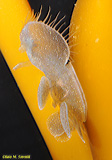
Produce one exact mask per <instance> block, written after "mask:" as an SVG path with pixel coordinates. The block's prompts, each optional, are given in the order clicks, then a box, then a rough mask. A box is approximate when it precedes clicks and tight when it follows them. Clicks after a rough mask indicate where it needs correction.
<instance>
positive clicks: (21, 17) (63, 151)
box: [0, 0, 92, 160]
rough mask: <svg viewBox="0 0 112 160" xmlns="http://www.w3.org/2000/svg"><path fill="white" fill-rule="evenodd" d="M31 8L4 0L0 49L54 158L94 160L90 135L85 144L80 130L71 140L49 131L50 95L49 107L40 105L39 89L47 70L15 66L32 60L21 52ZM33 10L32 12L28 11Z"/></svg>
mask: <svg viewBox="0 0 112 160" xmlns="http://www.w3.org/2000/svg"><path fill="white" fill-rule="evenodd" d="M30 11H31V8H30V6H29V4H28V2H27V1H26V0H0V49H1V51H2V53H3V56H4V58H5V60H6V62H7V63H8V66H9V68H10V70H11V72H12V74H13V76H14V78H15V80H16V82H17V84H18V86H19V88H20V90H21V92H22V94H23V96H24V98H25V100H26V102H27V104H28V106H29V108H30V110H31V113H32V115H33V117H34V119H35V121H36V123H37V125H38V127H39V129H40V131H41V133H42V135H43V137H44V139H45V142H46V144H47V146H48V148H49V150H50V153H51V155H52V157H53V159H54V160H82V159H83V160H91V159H92V156H91V151H90V147H89V142H88V139H87V136H86V135H85V136H84V139H85V141H86V143H85V144H84V143H83V142H82V141H81V139H80V137H79V135H78V134H77V132H76V131H74V132H73V134H72V137H71V139H70V140H69V141H68V142H63V143H61V142H58V141H57V140H56V139H55V138H54V137H53V136H52V135H51V134H50V132H49V131H48V129H47V125H46V121H47V118H48V117H49V115H51V114H52V113H53V112H55V111H56V109H53V107H52V105H51V103H52V100H51V98H50V97H49V100H48V102H47V105H46V107H45V109H43V110H42V111H40V110H39V108H38V103H37V88H38V86H39V82H40V79H41V77H42V76H43V73H42V72H41V71H40V70H38V69H37V68H36V67H34V66H30V67H24V68H21V69H18V70H16V71H14V70H13V67H14V66H15V65H16V64H18V63H20V62H22V61H26V60H28V57H27V54H26V53H20V52H19V47H20V39H19V35H20V31H21V29H22V27H23V25H24V23H25V19H26V16H27V15H29V17H30V15H31V14H30V13H31V12H30ZM28 13H29V14H28Z"/></svg>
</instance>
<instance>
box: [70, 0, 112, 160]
mask: <svg viewBox="0 0 112 160" xmlns="http://www.w3.org/2000/svg"><path fill="white" fill-rule="evenodd" d="M111 7H112V1H111V0H106V1H105V0H94V1H91V0H78V1H77V5H76V7H75V9H74V12H73V16H72V21H71V23H72V24H74V25H72V27H71V30H70V31H71V33H73V32H75V31H76V33H75V34H74V37H73V38H72V39H71V41H72V40H73V41H72V42H71V44H72V43H74V44H77V46H76V47H73V48H72V52H76V53H74V54H73V55H72V58H73V59H74V68H75V69H76V73H77V75H78V77H79V80H80V82H81V84H82V87H83V89H84V92H85V95H86V98H87V103H88V119H87V129H88V134H89V137H90V142H91V147H92V152H93V157H94V159H95V160H110V159H112V9H111Z"/></svg>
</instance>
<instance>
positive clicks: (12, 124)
mask: <svg viewBox="0 0 112 160" xmlns="http://www.w3.org/2000/svg"><path fill="white" fill-rule="evenodd" d="M75 2H76V0H29V3H30V5H31V7H32V8H33V9H34V10H35V12H38V11H39V9H40V6H41V5H42V6H43V10H42V16H41V19H43V18H44V17H45V15H46V13H47V11H48V7H49V6H51V14H52V18H54V17H55V16H56V14H57V13H58V12H59V11H61V14H60V17H59V18H61V17H63V16H64V15H66V18H65V21H66V25H65V27H66V26H67V25H69V23H70V18H71V15H72V11H73V7H74V4H75ZM6 5H7V4H6ZM15 14H16V13H15ZM3 154H7V155H8V154H25V155H26V154H30V155H31V157H32V160H37V159H38V160H43V159H44V160H51V159H52V158H51V156H50V153H49V151H48V149H47V146H46V144H45V142H44V140H43V138H42V136H41V133H40V131H39V129H38V127H37V125H36V123H35V121H34V119H33V117H32V115H31V113H30V111H29V109H28V107H27V105H26V103H25V101H24V99H23V97H22V95H21V93H20V91H19V89H18V87H17V85H16V82H15V80H14V79H13V76H12V75H11V72H10V70H9V68H8V66H7V64H6V62H5V60H4V58H3V56H2V54H1V53H0V159H2V158H1V156H2V155H3Z"/></svg>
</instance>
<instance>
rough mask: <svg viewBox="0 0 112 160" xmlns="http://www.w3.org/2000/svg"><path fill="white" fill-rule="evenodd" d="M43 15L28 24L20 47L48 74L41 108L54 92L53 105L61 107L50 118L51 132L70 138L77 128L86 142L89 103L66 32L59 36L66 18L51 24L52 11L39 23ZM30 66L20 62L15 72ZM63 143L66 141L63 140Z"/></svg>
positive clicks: (40, 89)
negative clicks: (74, 65)
mask: <svg viewBox="0 0 112 160" xmlns="http://www.w3.org/2000/svg"><path fill="white" fill-rule="evenodd" d="M40 15H41V10H40V12H39V14H38V15H37V17H36V18H35V17H34V19H33V20H32V19H31V20H30V21H28V22H27V23H26V24H25V25H24V27H23V29H22V31H21V33H20V40H21V47H20V48H21V49H23V50H25V51H26V52H27V55H28V57H29V60H30V62H31V63H32V64H33V65H34V66H35V67H37V68H38V69H40V70H41V71H43V72H44V74H45V76H44V77H42V78H41V81H40V84H39V87H38V106H39V109H40V110H42V109H43V108H44V107H45V105H46V100H47V97H48V95H49V93H50V95H51V97H52V99H53V104H52V106H53V107H54V108H55V107H57V106H59V112H56V113H53V114H52V115H51V116H50V117H49V118H48V121H47V126H48V129H49V131H50V133H51V134H52V135H53V136H54V137H58V138H59V137H64V135H65V137H67V138H68V139H70V137H71V132H72V131H73V130H74V129H76V130H77V132H78V134H79V136H80V138H81V139H82V141H83V142H84V139H83V135H82V129H83V122H85V121H86V118H87V102H86V98H85V95H84V92H83V89H82V87H81V84H80V82H79V80H78V77H77V75H76V73H75V70H74V68H73V66H72V63H71V61H70V47H69V45H68V43H67V40H66V39H65V38H64V37H63V33H64V32H65V30H66V29H65V30H64V31H63V32H62V33H59V29H60V28H61V26H62V25H61V26H60V27H59V28H58V29H56V27H57V26H58V25H59V24H60V22H61V21H62V19H63V18H64V17H63V18H62V19H61V20H60V21H58V22H57V23H56V20H57V17H58V15H59V13H58V15H57V16H56V18H55V19H54V20H53V21H52V22H49V21H50V16H49V15H50V8H49V11H48V14H47V16H46V18H45V19H44V20H43V21H39V18H40ZM55 23H56V24H55ZM26 65H27V62H26V63H20V64H18V65H17V66H16V67H15V69H17V68H19V67H23V66H26ZM60 139H61V138H60ZM63 140H64V138H62V139H61V141H63Z"/></svg>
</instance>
